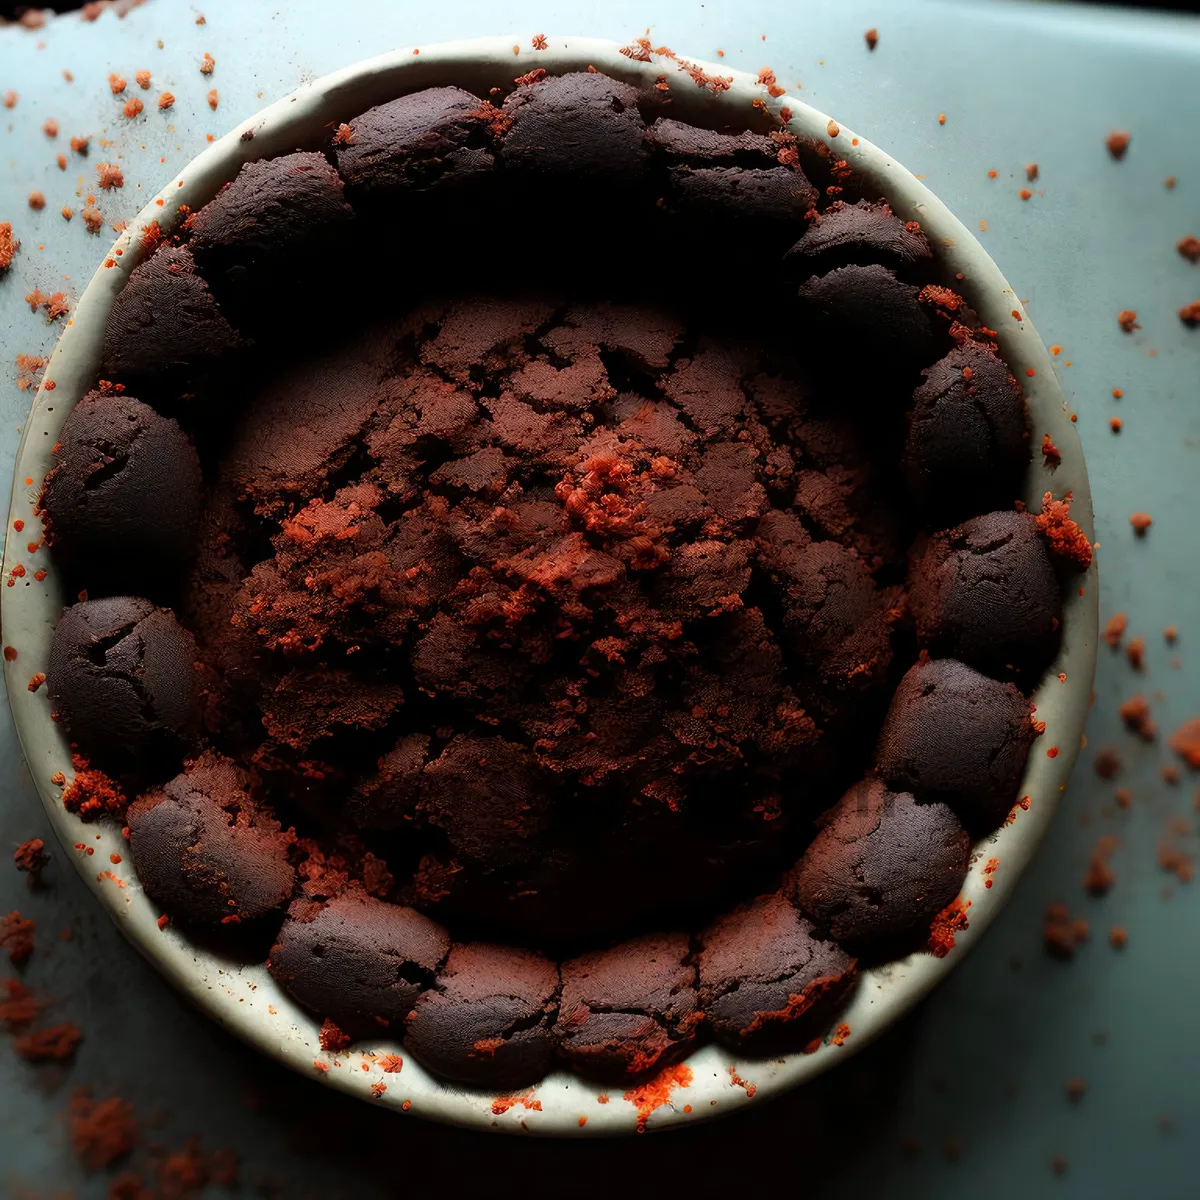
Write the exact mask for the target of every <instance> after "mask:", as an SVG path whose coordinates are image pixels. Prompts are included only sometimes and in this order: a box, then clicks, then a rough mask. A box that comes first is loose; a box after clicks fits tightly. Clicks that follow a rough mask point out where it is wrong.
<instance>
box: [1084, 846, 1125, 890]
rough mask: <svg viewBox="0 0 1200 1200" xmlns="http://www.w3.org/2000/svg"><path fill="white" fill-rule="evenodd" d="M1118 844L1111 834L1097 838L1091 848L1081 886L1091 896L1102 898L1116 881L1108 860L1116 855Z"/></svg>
mask: <svg viewBox="0 0 1200 1200" xmlns="http://www.w3.org/2000/svg"><path fill="white" fill-rule="evenodd" d="M1118 845H1120V843H1119V842H1118V841H1117V839H1116V838H1115V837H1113V835H1112V834H1111V833H1106V834H1104V835H1103V836H1102V837H1100V838H1098V839H1097V841H1096V844H1095V846H1093V847H1092V854H1091V858H1090V859H1089V860H1088V869H1087V874H1086V875H1084V877H1083V886H1084V887H1085V888H1087V890H1088V891H1089V892H1091V894H1092V895H1093V896H1103V895H1104V893H1105V892H1107V891H1108V890H1109V888H1111V887H1112V885H1113V884H1114V883H1116V881H1117V875H1116V872H1115V871H1114V870H1113V869H1112V867H1111V866H1110V865H1109V861H1108V860H1109V859H1110V858H1112V856H1113V855H1114V854H1115V853H1116V850H1117V846H1118Z"/></svg>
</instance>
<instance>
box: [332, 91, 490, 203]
mask: <svg viewBox="0 0 1200 1200" xmlns="http://www.w3.org/2000/svg"><path fill="white" fill-rule="evenodd" d="M349 125H350V132H349V134H348V140H347V141H341V140H338V141H335V144H334V152H335V155H336V157H337V165H338V170H339V171H340V172H341V176H342V178H343V179H344V180H345V181H346V187H347V190H348V191H349V194H350V196H351V198H352V199H353V200H354V201H355V202H356V203H357V202H359V201H367V202H368V203H369V202H376V203H385V202H395V201H403V200H405V199H407V198H409V197H412V196H415V195H422V194H428V195H432V196H437V197H439V198H441V197H444V196H445V195H446V194H447V193H457V192H458V191H460V190H461V189H462V188H463V186H464V185H467V184H475V183H480V182H482V181H484V180H486V179H487V178H488V176H489V174H490V172H491V170H492V167H493V165H494V156H493V149H492V131H491V127H490V125H489V122H488V119H487V116H486V112H485V110H484V106H483V101H481V100H480V99H479V97H478V96H473V95H471V93H470V92H465V91H463V89H462V88H456V87H437V88H425V89H424V90H423V91H420V92H413V93H412V95H409V96H401V97H399V98H398V99H396V100H389V101H388V103H387V104H380V105H378V106H377V107H375V108H371V109H368V110H367V111H366V112H365V113H362V114H360V115H359V116H357V117H355V118H354V119H353V120H352V121H350V122H349Z"/></svg>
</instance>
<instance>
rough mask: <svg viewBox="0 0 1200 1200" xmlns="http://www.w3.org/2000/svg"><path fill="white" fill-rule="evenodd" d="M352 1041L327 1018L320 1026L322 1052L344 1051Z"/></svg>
mask: <svg viewBox="0 0 1200 1200" xmlns="http://www.w3.org/2000/svg"><path fill="white" fill-rule="evenodd" d="M353 1040H354V1039H353V1038H352V1037H351V1036H350V1035H349V1034H348V1033H347V1032H346V1031H345V1030H344V1029H340V1028H339V1027H338V1026H337V1025H335V1024H334V1023H333V1022H332V1021H331V1020H330V1019H329V1018H328V1017H326V1018H325V1023H324V1024H323V1025H322V1026H321V1049H322V1050H345V1049H346V1047H347V1046H349V1045H350V1043H351V1042H352V1041H353Z"/></svg>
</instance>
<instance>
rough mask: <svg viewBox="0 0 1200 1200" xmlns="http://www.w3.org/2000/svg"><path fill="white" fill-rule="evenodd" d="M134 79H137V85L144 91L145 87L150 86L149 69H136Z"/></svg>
mask: <svg viewBox="0 0 1200 1200" xmlns="http://www.w3.org/2000/svg"><path fill="white" fill-rule="evenodd" d="M134 79H136V80H137V85H138V87H140V88H141V89H142V91H145V90H146V89H147V88H149V86H150V72H149V71H138V72H137V74H136V75H134Z"/></svg>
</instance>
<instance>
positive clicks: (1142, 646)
mask: <svg viewBox="0 0 1200 1200" xmlns="http://www.w3.org/2000/svg"><path fill="white" fill-rule="evenodd" d="M1125 656H1126V657H1127V658H1128V659H1129V665H1130V666H1131V667H1132V668H1133V669H1134V670H1135V671H1140V670H1141V669H1142V663H1143V660H1144V658H1145V656H1146V639H1145V638H1142V637H1135V638H1132V639H1130V642H1129V645H1128V646H1126V647H1125Z"/></svg>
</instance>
